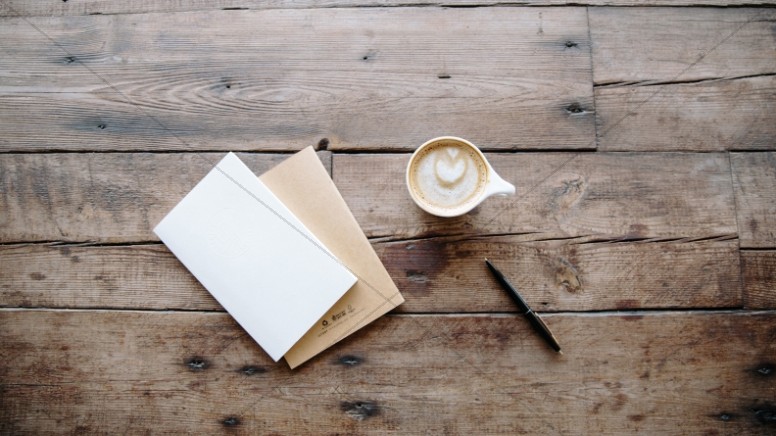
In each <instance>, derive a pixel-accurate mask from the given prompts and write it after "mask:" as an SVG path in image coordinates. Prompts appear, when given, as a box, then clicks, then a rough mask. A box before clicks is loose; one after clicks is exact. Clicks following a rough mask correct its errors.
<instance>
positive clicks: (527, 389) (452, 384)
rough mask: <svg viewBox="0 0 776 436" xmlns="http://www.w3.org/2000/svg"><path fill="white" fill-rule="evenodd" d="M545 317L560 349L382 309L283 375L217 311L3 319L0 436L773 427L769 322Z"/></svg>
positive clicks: (479, 322) (508, 332) (463, 321)
mask: <svg viewBox="0 0 776 436" xmlns="http://www.w3.org/2000/svg"><path fill="white" fill-rule="evenodd" d="M546 321H547V323H548V325H550V327H551V328H552V329H553V330H554V331H555V333H556V335H557V336H558V337H559V338H560V341H561V344H562V345H563V347H564V354H563V355H558V354H555V353H554V352H552V351H551V350H550V349H549V348H548V347H547V345H546V344H544V343H543V342H542V341H541V340H540V338H539V337H538V336H537V335H534V334H532V333H530V329H529V326H528V324H527V323H526V322H525V320H524V319H523V318H521V317H518V316H516V315H514V316H495V317H494V316H482V317H471V316H388V317H384V318H382V319H380V320H378V321H377V322H376V323H374V324H372V325H370V326H369V327H367V328H366V329H363V330H361V331H360V332H358V333H356V334H355V335H354V336H353V337H351V338H348V339H347V340H345V341H343V342H342V343H341V344H338V345H337V346H335V347H334V348H332V349H329V350H328V351H326V352H325V353H324V354H322V355H320V356H319V357H317V358H316V359H315V360H313V361H311V362H309V363H308V364H306V365H304V366H302V367H301V368H300V369H298V370H296V371H293V372H291V371H290V370H289V369H288V368H287V367H286V366H285V364H284V363H282V362H280V363H277V364H275V363H272V362H271V361H270V360H269V359H268V358H267V357H266V356H265V354H264V353H263V352H262V351H261V350H260V349H259V347H258V346H256V344H255V343H253V341H252V340H251V339H250V338H248V337H247V336H246V335H245V334H244V333H243V331H242V330H241V329H240V328H239V327H238V326H237V325H236V324H235V323H234V322H233V321H232V320H231V319H230V318H229V317H228V316H227V315H225V314H202V313H159V312H100V311H69V312H62V311H30V310H21V311H15V310H3V311H0V327H1V328H0V339H2V340H0V349H2V354H3V355H6V356H8V355H12V356H14V359H13V361H14V364H13V365H10V366H9V365H3V366H2V367H0V371H2V376H1V379H2V380H3V381H2V384H0V389H2V393H3V395H2V397H0V398H2V400H1V401H2V404H3V407H2V408H0V423H2V424H1V425H2V426H3V427H2V429H0V430H2V431H3V432H33V433H45V432H51V431H58V432H59V431H66V432H73V431H75V432H79V431H80V432H94V433H102V432H104V433H117V432H124V431H129V432H136V431H141V430H144V429H148V428H149V427H152V428H153V430H154V431H155V432H160V433H167V432H169V433H187V432H206V433H213V432H216V431H221V430H225V429H231V430H234V431H236V432H239V433H251V434H256V433H268V432H273V433H274V432H277V433H295V434H299V433H316V434H320V433H334V432H339V433H381V434H384V433H386V432H389V433H402V434H406V433H424V432H429V433H444V432H450V433H459V434H464V433H465V434H472V433H492V432H499V433H510V434H516V433H534V434H536V433H542V432H545V431H547V430H548V429H552V430H554V431H557V432H560V433H564V432H582V433H597V434H598V433H604V434H618V433H619V434H622V433H624V432H628V433H630V432H634V431H641V432H645V433H665V434H674V433H685V432H695V431H698V432H702V433H714V432H728V431H731V432H734V433H755V432H764V431H768V430H770V429H771V428H772V426H773V425H774V424H773V422H772V420H770V419H769V416H771V414H772V413H773V410H774V404H773V402H772V401H771V398H772V394H773V389H774V388H773V383H774V380H773V377H774V375H773V362H774V359H776V354H775V352H774V349H773V347H772V346H771V345H772V344H773V342H774V340H776V315H774V313H773V312H761V313H716V314H714V313H712V314H709V313H706V314H703V313H677V312H657V313H650V314H645V315H641V314H639V315H637V314H598V315H556V316H547V317H546ZM677 332H681V334H677ZM720 344H724V347H723V346H720ZM711 361H713V362H714V364H713V365H710V364H709V363H708V362H711ZM558 411H563V413H559V412H558Z"/></svg>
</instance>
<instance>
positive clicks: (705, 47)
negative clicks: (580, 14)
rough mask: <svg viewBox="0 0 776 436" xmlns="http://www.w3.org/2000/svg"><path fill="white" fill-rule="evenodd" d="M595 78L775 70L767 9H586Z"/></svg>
mask: <svg viewBox="0 0 776 436" xmlns="http://www.w3.org/2000/svg"><path fill="white" fill-rule="evenodd" d="M589 16H590V33H591V39H592V41H593V51H592V53H593V80H594V82H595V84H596V85H605V84H615V83H621V82H634V81H636V82H642V81H646V82H677V81H694V80H704V79H719V78H732V77H742V76H751V75H759V74H774V73H776V58H775V57H774V56H773V54H774V47H773V20H774V19H776V10H773V9H769V8H742V9H729V10H725V11H724V12H721V11H720V10H719V9H716V8H590V9H589Z"/></svg>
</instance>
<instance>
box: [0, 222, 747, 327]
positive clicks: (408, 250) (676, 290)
mask: <svg viewBox="0 0 776 436" xmlns="http://www.w3.org/2000/svg"><path fill="white" fill-rule="evenodd" d="M375 248H376V250H377V253H378V255H379V256H380V258H381V259H382V260H383V262H384V263H385V265H386V268H387V269H388V272H389V274H390V275H391V277H392V278H393V279H394V281H395V283H396V285H397V286H398V287H399V289H400V290H401V291H402V293H403V294H404V296H405V299H406V302H405V303H404V304H403V305H401V306H400V307H399V309H398V311H399V312H405V313H412V312H421V313H428V312H442V313H444V312H461V313H463V312H514V311H516V310H517V308H516V307H514V305H513V304H511V303H510V300H509V298H508V297H507V295H506V294H505V293H504V292H503V291H502V290H501V288H500V287H499V286H498V284H497V283H496V282H495V281H493V280H492V277H491V275H490V273H489V272H488V271H487V270H486V269H485V267H484V264H483V262H482V260H483V259H484V258H485V257H488V258H490V259H491V260H493V262H495V263H496V264H497V265H498V266H499V268H500V269H501V270H502V271H504V273H505V274H507V275H508V276H509V277H510V279H511V280H512V281H513V283H515V285H517V286H518V287H519V288H520V290H521V292H522V293H523V295H524V296H525V298H526V299H528V301H531V302H532V303H533V304H534V305H535V306H536V308H537V310H541V311H561V310H562V311H585V310H611V309H637V308H679V307H681V308H688V309H689V308H712V307H714V308H724V307H740V306H741V305H742V303H741V287H740V285H739V282H740V278H739V277H740V273H739V258H738V243H737V241H735V240H721V241H702V242H631V243H627V242H615V243H610V242H601V243H579V244H577V243H575V241H560V242H520V240H519V237H505V236H499V237H489V238H477V239H462V240H455V239H452V240H450V239H446V238H438V239H432V240H421V241H411V242H393V243H378V244H375ZM0 264H2V265H3V268H2V269H0V306H2V307H58V308H96V307H97V308H98V307H102V308H114V309H154V310H159V309H175V310H208V311H210V310H219V311H221V310H223V309H222V308H221V306H220V305H219V304H218V303H217V302H216V301H215V300H214V299H213V298H212V297H211V296H210V294H208V293H207V291H205V289H204V288H202V286H201V285H200V284H199V283H198V282H197V281H196V280H195V279H194V278H193V277H192V276H191V275H190V274H189V273H188V272H187V271H186V269H185V267H184V266H183V265H182V264H180V263H179V262H178V261H177V260H176V259H175V258H174V256H173V255H172V254H171V253H170V252H169V251H168V250H167V249H166V248H165V247H164V246H162V245H140V246H106V247H79V246H45V245H18V246H0Z"/></svg>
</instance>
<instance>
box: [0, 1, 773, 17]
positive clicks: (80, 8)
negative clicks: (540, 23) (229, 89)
mask: <svg viewBox="0 0 776 436" xmlns="http://www.w3.org/2000/svg"><path fill="white" fill-rule="evenodd" d="M773 4H776V2H774V0H582V1H579V0H517V1H515V0H444V1H428V0H272V1H267V0H214V1H203V0H142V1H132V2H125V1H118V0H113V1H106V0H70V1H63V2H41V1H37V0H5V1H4V2H3V3H0V17H3V16H10V17H13V16H61V15H97V14H137V13H147V12H185V11H200V10H218V9H232V10H241V9H291V8H299V9H307V8H351V7H378V6H379V7H407V6H413V5H416V6H419V7H471V6H498V5H505V6H516V5H532V6H566V5H573V6H578V5H591V6H650V5H660V6H702V5H709V6H737V5H743V6H751V5H773Z"/></svg>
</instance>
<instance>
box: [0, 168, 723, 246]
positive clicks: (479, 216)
mask: <svg viewBox="0 0 776 436" xmlns="http://www.w3.org/2000/svg"><path fill="white" fill-rule="evenodd" d="M203 156H204V157H205V158H206V159H202V158H201V157H200V156H199V155H195V154H185V153H184V154H180V153H174V154H149V153H137V154H136V153H130V154H124V153H100V154H72V153H64V154H56V153H55V154H48V153H46V154H4V155H0V168H3V169H4V170H3V172H2V173H1V174H2V177H1V178H0V193H2V196H0V200H1V201H2V206H3V210H6V211H8V212H7V213H4V214H3V215H0V242H3V243H9V242H33V241H74V242H84V241H97V242H111V243H117V242H139V241H156V240H157V238H156V236H155V235H153V233H152V232H151V230H152V227H153V226H154V225H155V224H156V223H157V222H158V221H159V220H160V219H161V218H162V217H163V216H164V214H166V213H167V212H169V210H170V209H171V208H172V207H173V206H174V205H175V204H176V203H177V202H178V201H180V199H181V198H182V197H183V196H184V195H185V194H186V193H187V192H188V191H189V190H190V189H191V188H192V187H193V186H194V185H195V184H196V183H197V182H198V181H199V180H200V178H201V177H202V176H204V174H205V173H206V172H207V171H208V170H209V169H210V168H211V166H212V165H213V164H215V162H217V160H218V159H219V158H220V156H221V155H220V154H218V153H212V154H204V155H203ZM488 156H489V157H490V160H491V163H492V164H493V166H494V167H495V169H496V171H498V172H499V174H501V175H502V176H503V177H505V178H506V179H507V180H509V181H511V182H513V183H515V184H516V186H517V189H518V191H517V195H516V196H513V197H504V198H492V199H488V200H486V202H485V203H483V205H481V206H480V207H478V208H477V209H475V210H474V211H473V212H471V213H469V214H467V215H465V216H463V217H459V218H453V219H439V218H435V217H433V216H431V215H427V214H425V213H423V212H422V211H421V210H420V209H419V208H417V207H416V206H415V205H414V203H412V200H411V199H410V198H409V194H408V193H407V189H406V187H405V186H404V170H405V166H406V163H407V160H408V159H409V154H365V155H363V154H362V155H360V154H343V155H339V154H336V155H334V156H333V163H332V165H333V168H334V169H336V170H335V171H334V181H335V183H336V184H337V187H338V188H339V190H340V192H341V193H342V194H343V196H344V198H345V200H346V202H347V203H348V205H349V206H350V208H351V210H352V211H353V213H354V215H355V217H356V219H357V220H358V222H359V224H360V225H361V227H362V229H364V231H365V232H366V234H367V236H370V237H390V238H394V239H395V238H411V237H428V236H434V235H442V234H444V235H458V234H468V235H482V234H494V233H498V234H503V233H525V234H526V235H524V239H525V240H536V239H547V238H567V237H593V238H598V239H600V238H627V239H639V238H685V237H690V238H706V237H718V236H724V235H734V234H736V224H735V215H734V205H733V194H732V187H731V183H730V166H729V160H728V158H727V156H726V155H724V154H713V153H704V154H675V153H666V154H658V153H654V154H653V153H650V154H638V153H635V154H623V153H610V154H591V153H582V154H564V153H528V154H510V153H503V154H502V153H496V154H488ZM241 157H243V158H244V159H245V161H246V163H247V164H248V166H249V167H251V168H252V169H253V170H254V171H255V172H256V173H261V172H263V171H264V170H266V169H268V168H269V167H271V166H272V165H274V164H275V163H277V162H278V161H280V160H282V159H283V158H284V155H264V154H246V155H241Z"/></svg>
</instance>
